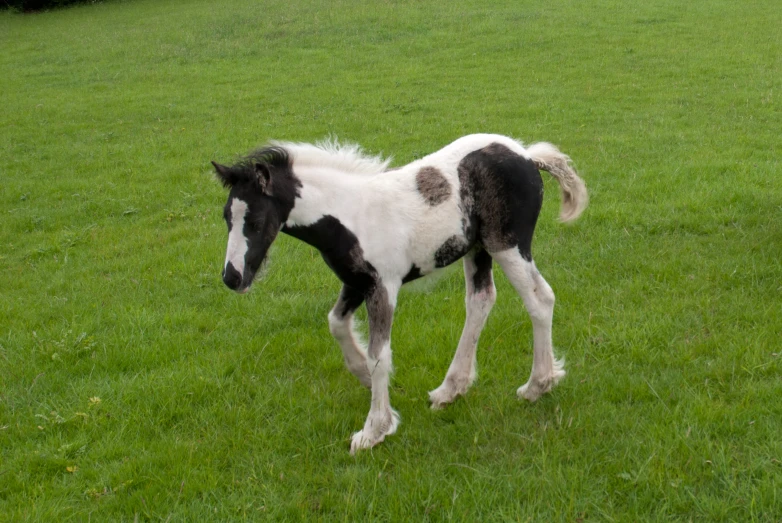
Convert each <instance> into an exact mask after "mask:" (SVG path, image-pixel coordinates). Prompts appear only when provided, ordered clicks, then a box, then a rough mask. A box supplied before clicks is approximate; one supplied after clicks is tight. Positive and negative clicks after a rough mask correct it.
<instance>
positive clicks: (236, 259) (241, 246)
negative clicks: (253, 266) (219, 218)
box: [224, 198, 247, 274]
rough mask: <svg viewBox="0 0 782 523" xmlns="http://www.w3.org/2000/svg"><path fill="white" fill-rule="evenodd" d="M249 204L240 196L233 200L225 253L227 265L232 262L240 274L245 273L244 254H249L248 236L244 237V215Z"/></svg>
mask: <svg viewBox="0 0 782 523" xmlns="http://www.w3.org/2000/svg"><path fill="white" fill-rule="evenodd" d="M246 214H247V204H246V203H245V202H243V201H242V200H240V199H239V198H234V199H233V201H232V202H231V231H230V232H229V233H228V250H227V251H226V253H225V266H224V267H228V264H229V263H230V264H231V265H233V267H234V269H236V270H237V271H239V274H244V255H245V254H247V238H245V237H244V217H245V215H246Z"/></svg>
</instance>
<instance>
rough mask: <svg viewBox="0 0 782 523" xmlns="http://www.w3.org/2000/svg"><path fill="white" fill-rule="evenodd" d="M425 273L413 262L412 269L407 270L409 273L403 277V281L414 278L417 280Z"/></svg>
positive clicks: (409, 280)
mask: <svg viewBox="0 0 782 523" xmlns="http://www.w3.org/2000/svg"><path fill="white" fill-rule="evenodd" d="M422 276H423V274H421V269H419V268H418V267H417V266H416V265H415V264H413V265H412V266H411V267H410V270H409V271H407V274H405V277H404V278H402V283H407V282H411V281H413V280H417V279H418V278H420V277H422Z"/></svg>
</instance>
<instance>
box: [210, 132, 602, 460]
mask: <svg viewBox="0 0 782 523" xmlns="http://www.w3.org/2000/svg"><path fill="white" fill-rule="evenodd" d="M388 163H389V161H388V160H386V161H383V160H381V159H380V158H377V157H369V156H366V155H364V154H363V153H362V152H361V149H360V148H359V147H357V146H339V145H338V144H336V143H324V144H319V145H309V144H297V143H284V142H274V143H272V144H271V145H269V146H267V147H265V148H262V149H260V150H258V151H256V152H254V153H252V154H250V155H249V156H247V157H246V158H245V159H244V160H242V161H241V162H239V163H238V164H236V165H234V166H232V167H226V166H223V165H219V164H217V163H214V162H213V165H214V167H215V169H216V171H217V176H218V178H219V179H220V181H221V182H222V183H223V184H224V185H225V186H226V187H229V188H230V193H229V195H228V202H227V203H226V205H225V209H224V214H225V221H226V223H227V224H228V248H227V253H226V258H225V265H224V269H223V281H224V282H225V284H226V285H227V286H228V287H230V288H231V289H233V290H235V291H238V292H244V291H246V290H247V289H248V288H249V286H250V284H251V283H252V281H253V278H254V276H255V274H256V272H257V270H258V267H259V266H260V265H261V262H262V261H263V259H264V258H265V256H266V253H267V251H268V249H269V246H270V245H271V244H272V242H273V241H274V239H275V238H276V236H277V234H278V233H279V232H280V231H282V232H284V233H286V234H289V235H290V236H293V237H295V238H298V239H300V240H303V241H305V242H306V243H308V244H310V245H312V246H314V247H315V248H317V249H318V250H319V251H320V253H321V255H322V256H323V259H324V260H325V261H326V263H327V264H328V266H329V267H330V268H331V269H332V270H333V271H334V272H335V273H336V275H337V276H338V277H339V279H340V280H341V281H342V283H343V286H342V292H341V293H340V296H339V299H338V300H337V303H336V304H335V305H334V308H333V309H332V310H331V312H330V313H329V316H328V319H329V328H330V330H331V333H332V334H333V335H334V337H335V338H336V339H337V341H338V342H339V345H340V347H341V348H342V353H343V355H344V358H345V363H346V365H347V367H348V369H349V370H350V372H351V373H353V374H354V375H355V376H356V377H357V378H358V379H359V380H360V381H361V383H362V384H364V385H365V386H366V387H369V388H370V389H371V390H372V403H371V407H370V410H369V415H368V416H367V419H366V422H365V423H364V427H363V429H362V430H360V431H358V432H356V433H355V434H354V435H353V437H352V441H351V445H350V451H351V453H354V452H356V451H357V450H359V449H363V448H369V447H372V446H374V445H376V444H378V443H380V442H381V441H383V439H384V438H385V437H386V436H388V435H390V434H393V433H394V432H395V431H396V429H397V426H398V425H399V415H398V414H397V413H396V411H394V410H393V409H392V408H391V404H390V402H389V396H388V383H389V374H390V372H391V343H390V339H391V323H392V320H393V314H394V308H395V306H396V299H397V293H398V292H399V288H400V287H401V286H402V285H403V284H404V283H407V282H409V281H412V280H415V279H417V278H420V277H422V276H425V275H427V274H429V273H431V272H432V271H434V270H435V269H438V268H441V267H445V266H447V265H450V264H451V263H453V262H455V261H457V260H459V259H460V258H463V259H464V275H465V279H466V282H467V297H466V305H467V318H466V321H465V324H464V330H463V332H462V335H461V339H460V340H459V345H458V346H457V349H456V354H455V356H454V358H453V362H452V363H451V366H450V368H449V369H448V373H447V374H446V376H445V379H444V380H443V383H442V385H440V386H439V387H438V388H436V389H435V390H433V391H431V392H430V394H429V399H430V401H431V403H432V408H435V409H436V408H441V407H443V406H444V405H446V404H448V403H451V402H452V401H454V399H456V397H457V396H459V395H462V394H464V393H465V392H467V389H468V388H469V386H470V385H471V384H472V382H473V381H474V379H475V351H476V346H477V343H478V337H479V336H480V333H481V330H482V329H483V326H484V323H485V322H486V318H487V316H488V315H489V311H490V310H491V308H492V305H493V304H494V301H495V298H496V292H495V287H494V281H493V278H492V261H493V260H496V261H497V263H498V264H499V266H500V267H502V270H503V271H504V272H505V274H506V275H507V276H508V279H509V280H510V282H511V283H512V284H513V286H514V287H515V289H516V291H517V292H518V293H519V294H520V295H521V297H522V299H523V301H524V305H525V306H526V308H527V311H528V312H529V315H530V317H531V319H532V326H533V346H534V359H533V364H532V372H531V375H530V377H529V380H528V381H527V383H526V384H525V385H523V386H521V387H520V388H519V389H518V391H517V394H518V396H519V397H520V398H525V399H527V400H529V401H535V400H536V399H537V398H538V397H540V395H542V394H544V393H546V392H548V391H549V390H550V389H551V387H552V386H553V385H555V384H556V383H557V381H558V380H559V379H560V378H562V376H564V375H565V371H564V369H563V365H562V362H561V361H559V360H557V359H555V357H554V352H553V349H552V342H551V323H552V317H553V313H554V293H553V292H552V290H551V287H549V285H548V284H547V283H546V280H544V279H543V276H541V275H540V273H539V272H538V270H537V268H536V267H535V263H534V262H533V260H532V251H531V245H532V235H533V232H534V230H535V223H536V222H537V219H538V214H539V212H540V208H541V205H542V202H543V180H542V179H541V177H540V172H539V169H541V170H545V171H548V172H549V173H551V175H552V176H553V177H554V178H555V179H556V180H557V181H558V182H559V184H560V187H561V192H562V209H561V213H560V218H561V220H562V221H565V222H568V221H572V220H575V219H576V218H578V216H579V215H580V214H581V212H582V211H583V210H584V208H585V207H586V205H587V192H586V187H585V186H584V182H583V181H582V180H581V179H580V178H579V177H578V175H577V174H576V172H575V171H574V170H573V169H572V168H571V167H570V165H569V158H568V157H567V156H566V155H564V154H562V153H561V152H559V150H557V148H556V147H554V146H553V145H551V144H549V143H536V144H533V145H531V146H530V147H528V148H526V149H525V148H524V147H523V146H522V145H521V144H520V143H519V142H517V141H515V140H513V139H511V138H507V137H505V136H499V135H489V134H474V135H470V136H465V137H463V138H460V139H458V140H456V141H455V142H453V143H452V144H450V145H448V146H446V147H445V148H443V149H441V150H439V151H437V152H435V153H433V154H430V155H429V156H426V157H424V158H422V159H420V160H416V161H414V162H413V163H410V164H408V165H406V166H404V167H400V168H398V169H392V170H388ZM362 303H366V307H367V315H368V318H369V346H368V347H367V348H365V347H363V346H362V345H361V344H360V343H359V342H358V341H357V340H356V337H355V335H354V333H353V329H352V318H353V313H354V311H355V310H356V309H357V308H358V307H359V306H360V305H361V304H362Z"/></svg>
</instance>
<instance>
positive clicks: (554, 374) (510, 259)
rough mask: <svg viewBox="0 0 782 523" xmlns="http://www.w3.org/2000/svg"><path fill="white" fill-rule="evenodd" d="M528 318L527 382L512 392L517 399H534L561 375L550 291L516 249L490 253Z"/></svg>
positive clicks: (532, 263) (546, 390)
mask: <svg viewBox="0 0 782 523" xmlns="http://www.w3.org/2000/svg"><path fill="white" fill-rule="evenodd" d="M492 256H493V257H494V259H495V260H496V261H497V263H499V265H500V267H502V270H503V272H504V273H505V275H506V276H507V277H508V280H510V282H511V284H512V285H513V286H514V287H515V288H516V291H517V292H518V293H519V294H520V295H521V298H522V300H523V301H524V306H525V307H526V308H527V312H528V313H529V315H530V318H531V319H532V338H533V359H532V372H531V374H530V377H529V381H527V383H526V384H525V385H523V386H521V387H520V388H519V389H518V391H516V393H517V394H518V396H519V398H524V399H527V400H529V401H535V400H537V399H538V398H539V397H540V396H541V395H543V394H545V393H546V392H548V391H550V390H551V388H552V387H553V386H554V385H556V384H557V382H559V380H560V379H562V378H563V377H564V376H565V370H564V362H563V361H561V360H557V359H556V358H555V357H554V348H553V345H552V342H551V325H552V321H553V319H554V292H553V291H552V290H551V287H549V285H548V283H547V282H546V280H544V279H543V276H541V275H540V273H539V272H538V269H537V267H535V263H534V262H528V261H527V260H525V259H524V258H522V257H521V254H519V251H518V250H517V249H508V250H507V251H502V252H498V253H494V254H493V255H492Z"/></svg>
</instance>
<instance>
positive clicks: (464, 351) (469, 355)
mask: <svg viewBox="0 0 782 523" xmlns="http://www.w3.org/2000/svg"><path fill="white" fill-rule="evenodd" d="M475 273H476V267H475V262H474V261H473V260H472V257H471V256H470V255H468V256H465V258H464V279H465V282H466V284H467V296H466V297H465V300H464V301H465V305H466V308H467V318H466V319H465V320H464V330H462V336H461V338H460V339H459V345H458V346H457V348H456V354H454V357H453V361H452V362H451V366H450V367H449V368H448V373H447V374H446V375H445V379H444V380H443V383H442V385H440V386H439V387H438V388H437V389H435V390H433V391H431V392H430V393H429V401H430V402H431V403H432V409H435V410H436V409H441V408H442V407H444V406H445V405H447V404H448V403H452V402H453V401H454V400H455V399H456V397H457V396H461V395H464V394H465V393H466V392H467V389H468V388H469V387H470V385H472V383H473V382H474V381H475V378H476V375H477V372H476V361H475V352H476V349H477V347H478V338H479V337H480V335H481V331H482V330H483V326H484V324H485V323H486V318H488V317H489V312H491V309H492V307H493V306H494V302H495V301H496V299H497V291H496V289H495V287H494V281H492V282H491V284H490V285H489V287H488V288H487V289H484V290H482V291H480V292H477V293H476V292H475V289H474V286H473V276H475Z"/></svg>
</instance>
